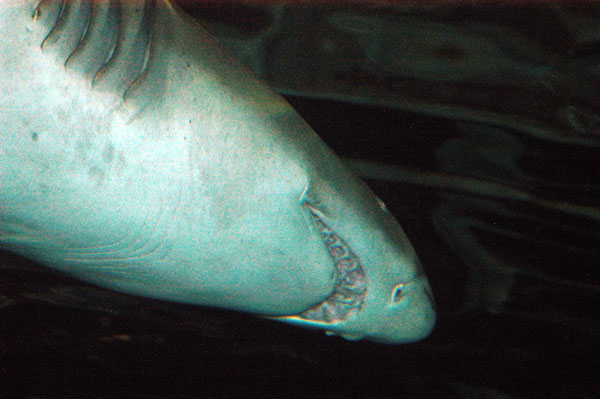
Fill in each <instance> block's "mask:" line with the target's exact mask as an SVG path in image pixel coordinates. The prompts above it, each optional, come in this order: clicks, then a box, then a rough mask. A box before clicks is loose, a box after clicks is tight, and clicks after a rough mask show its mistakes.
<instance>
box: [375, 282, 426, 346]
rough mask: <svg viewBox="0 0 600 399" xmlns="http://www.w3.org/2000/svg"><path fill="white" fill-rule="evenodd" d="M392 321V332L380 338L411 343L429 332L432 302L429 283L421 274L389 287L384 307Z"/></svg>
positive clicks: (424, 336)
mask: <svg viewBox="0 0 600 399" xmlns="http://www.w3.org/2000/svg"><path fill="white" fill-rule="evenodd" d="M386 311H387V312H386V313H387V314H388V317H390V318H391V319H393V320H394V322H395V328H393V330H395V332H396V334H391V335H390V336H388V337H382V341H395V342H415V341H420V340H422V339H424V338H426V337H427V336H429V334H430V333H431V331H432V330H433V327H434V326H435V322H436V312H435V301H434V299H433V293H432V291H431V286H430V285H429V282H428V281H427V277H426V276H425V274H424V273H419V274H418V275H417V276H416V277H415V278H413V279H412V280H410V281H409V282H406V283H399V284H397V285H396V286H394V288H393V289H392V291H391V293H390V298H389V302H388V306H387V309H386Z"/></svg>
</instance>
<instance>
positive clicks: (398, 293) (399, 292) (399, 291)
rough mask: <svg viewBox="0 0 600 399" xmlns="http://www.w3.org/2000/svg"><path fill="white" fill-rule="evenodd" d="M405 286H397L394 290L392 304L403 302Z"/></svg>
mask: <svg viewBox="0 0 600 399" xmlns="http://www.w3.org/2000/svg"><path fill="white" fill-rule="evenodd" d="M403 290H404V284H398V285H397V286H395V287H394V289H393V290H392V302H393V303H398V302H400V301H401V300H402V298H403V297H404V293H403Z"/></svg>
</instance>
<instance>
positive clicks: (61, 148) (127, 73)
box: [0, 0, 435, 343]
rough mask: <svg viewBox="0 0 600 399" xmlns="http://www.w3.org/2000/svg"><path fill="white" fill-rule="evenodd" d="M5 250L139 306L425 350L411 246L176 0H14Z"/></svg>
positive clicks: (0, 30) (426, 302)
mask: <svg viewBox="0 0 600 399" xmlns="http://www.w3.org/2000/svg"><path fill="white" fill-rule="evenodd" d="M0 38H1V40H0V248H4V249H7V250H9V251H12V252H14V253H18V254H21V255H23V256H25V257H29V258H32V259H34V260H37V261H39V262H41V263H43V264H45V265H47V266H49V267H51V268H54V269H56V270H60V271H63V272H66V273H68V274H70V275H73V276H76V277H79V278H81V279H83V280H86V281H88V282H91V283H93V284H97V285H100V286H103V287H106V288H109V289H113V290H117V291H121V292H124V293H129V294H134V295H139V296H145V297H151V298H159V299H163V300H169V301H175V302H182V303H188V304H197V305H205V306H215V307H223V308H229V309H235V310H239V311H245V312H251V313H254V314H257V315H260V316H265V317H271V318H275V319H277V320H281V321H284V322H289V323H293V324H297V325H301V326H308V327H315V328H321V329H324V330H326V331H327V332H329V333H331V334H338V335H341V336H344V337H346V338H348V339H360V338H367V339H370V340H374V341H378V342H386V343H403V342H412V341H416V340H419V339H422V338H424V337H426V336H427V335H428V334H429V333H430V332H431V330H432V328H433V326H434V324H435V312H434V310H433V300H432V296H431V293H430V288H429V285H428V282H427V279H426V277H425V275H424V273H423V270H422V269H421V267H420V265H419V261H418V258H417V256H416V254H415V252H414V250H413V248H412V246H411V244H410V242H409V240H408V239H407V237H406V235H405V234H404V232H403V231H402V229H401V228H400V226H399V225H398V223H397V222H396V220H395V219H394V218H393V216H392V215H391V214H390V213H389V212H388V211H386V209H385V206H384V205H383V203H382V202H381V201H379V200H378V199H377V198H376V197H375V196H374V194H373V193H372V192H371V191H370V190H369V188H368V187H367V186H366V185H365V184H364V183H363V182H361V181H360V180H359V179H358V178H356V177H355V176H353V175H352V174H351V173H350V172H349V171H348V170H346V168H345V167H344V166H343V165H342V163H341V161H340V160H339V159H338V158H337V157H336V155H335V154H334V153H333V152H332V151H331V150H330V149H329V148H328V147H327V146H326V145H325V144H324V143H323V142H322V141H321V140H320V139H319V138H318V136H317V135H316V134H315V133H314V132H313V131H312V130H311V128H310V127H309V126H308V125H307V124H306V123H305V122H304V121H303V120H302V119H301V117H300V116H299V115H298V114H297V113H296V112H295V111H294V110H293V109H292V108H291V107H290V106H289V105H288V104H287V103H286V102H285V100H283V99H282V98H281V97H280V96H279V95H278V94H276V93H275V92H274V91H272V90H271V89H270V88H268V87H267V86H266V85H265V84H263V82H261V81H260V80H258V79H257V77H256V76H255V75H254V74H253V73H251V72H250V71H249V70H247V68H246V67H244V66H243V65H242V64H241V63H240V62H239V61H238V60H236V59H235V58H233V57H232V56H230V55H229V54H228V53H227V52H226V51H224V50H223V49H221V47H220V46H219V45H218V44H217V43H216V42H215V40H214V39H212V38H211V37H210V36H209V35H208V34H207V33H206V32H205V31H204V30H203V29H202V28H201V27H199V26H198V25H197V24H196V23H195V22H194V21H193V20H192V19H191V18H189V17H188V16H186V15H185V14H184V13H183V12H182V11H181V10H180V9H178V8H177V6H176V5H174V4H173V3H172V2H170V1H167V0H122V1H119V0H66V1H62V0H42V1H41V2H40V1H39V0H0Z"/></svg>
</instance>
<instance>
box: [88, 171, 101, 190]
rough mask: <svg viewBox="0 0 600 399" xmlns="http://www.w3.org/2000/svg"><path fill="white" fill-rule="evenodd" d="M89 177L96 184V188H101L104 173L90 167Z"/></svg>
mask: <svg viewBox="0 0 600 399" xmlns="http://www.w3.org/2000/svg"><path fill="white" fill-rule="evenodd" d="M88 174H89V176H90V177H91V178H92V179H93V180H94V181H95V182H96V186H98V187H100V186H102V183H103V181H104V171H103V170H102V169H100V168H99V167H97V166H91V167H90V168H89V170H88Z"/></svg>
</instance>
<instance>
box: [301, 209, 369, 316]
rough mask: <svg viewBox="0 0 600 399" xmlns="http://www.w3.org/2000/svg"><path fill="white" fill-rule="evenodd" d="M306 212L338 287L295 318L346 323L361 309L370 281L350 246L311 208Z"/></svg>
mask: <svg viewBox="0 0 600 399" xmlns="http://www.w3.org/2000/svg"><path fill="white" fill-rule="evenodd" d="M307 208H308V210H309V212H310V214H311V216H312V218H313V221H314V223H315V225H316V226H317V229H318V230H319V233H320V234H321V238H322V239H323V242H324V243H325V246H326V247H327V249H328V250H329V255H330V256H331V258H332V259H333V261H334V265H335V272H336V286H335V289H334V290H333V292H332V294H331V295H330V296H329V297H328V298H327V299H326V300H325V301H323V302H322V303H320V304H318V305H316V306H314V307H312V308H310V309H309V310H307V311H305V312H303V313H300V314H299V315H298V316H296V317H298V318H300V319H303V320H309V321H315V322H324V323H334V322H339V321H343V320H346V319H347V318H348V317H350V315H351V314H353V313H354V312H357V311H359V310H360V309H361V308H362V306H363V302H364V299H365V296H366V293H367V278H366V276H365V273H364V271H363V268H362V267H361V265H360V262H359V260H358V258H357V257H356V256H355V255H354V253H352V251H351V250H350V248H349V247H348V245H347V244H346V243H345V242H344V241H343V240H342V239H341V238H340V237H339V236H338V235H337V234H336V233H335V232H334V231H333V230H332V229H331V228H330V227H329V226H327V224H325V222H324V221H323V220H322V219H321V218H320V217H319V215H317V214H316V213H315V212H314V211H313V208H312V206H307Z"/></svg>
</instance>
